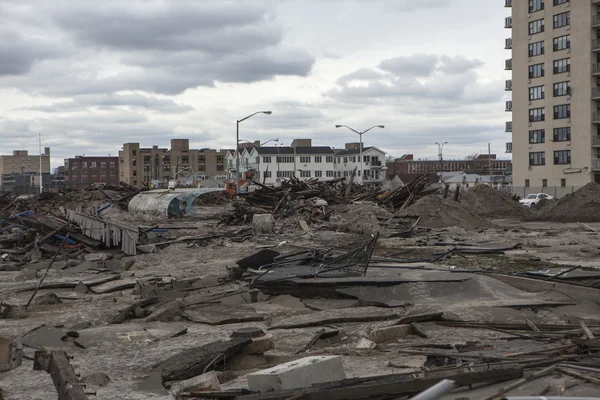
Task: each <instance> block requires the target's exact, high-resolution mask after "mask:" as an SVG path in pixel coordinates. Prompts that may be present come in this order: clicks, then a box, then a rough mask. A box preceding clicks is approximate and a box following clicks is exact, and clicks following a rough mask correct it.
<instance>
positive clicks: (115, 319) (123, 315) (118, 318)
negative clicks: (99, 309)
mask: <svg viewBox="0 0 600 400" xmlns="http://www.w3.org/2000/svg"><path fill="white" fill-rule="evenodd" d="M159 300H160V299H159V298H158V297H152V298H149V299H144V300H140V301H136V302H135V303H133V304H131V305H129V306H127V307H125V308H124V309H122V310H120V311H117V313H116V314H115V315H113V316H112V317H111V318H110V320H109V321H108V323H109V324H120V323H121V322H123V321H125V320H126V319H127V318H129V316H130V315H131V313H132V312H133V311H135V309H136V308H138V307H146V306H149V305H150V304H154V303H158V301H159Z"/></svg>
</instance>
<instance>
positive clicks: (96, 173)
mask: <svg viewBox="0 0 600 400" xmlns="http://www.w3.org/2000/svg"><path fill="white" fill-rule="evenodd" d="M64 173H65V179H64V181H65V185H66V186H67V187H89V186H90V185H92V184H106V185H118V184H119V157H111V156H98V157H96V156H75V158H67V159H65V170H64Z"/></svg>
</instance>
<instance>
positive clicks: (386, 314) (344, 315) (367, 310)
mask: <svg viewBox="0 0 600 400" xmlns="http://www.w3.org/2000/svg"><path fill="white" fill-rule="evenodd" d="M394 318H398V313H397V312H395V311H393V310H390V309H386V308H378V307H356V308H344V309H341V310H329V311H320V312H315V313H312V314H305V315H296V316H293V317H288V318H281V319H276V320H274V321H273V323H272V325H271V326H270V327H269V329H291V328H304V327H310V326H320V325H328V324H337V323H344V322H368V321H385V320H390V319H394Z"/></svg>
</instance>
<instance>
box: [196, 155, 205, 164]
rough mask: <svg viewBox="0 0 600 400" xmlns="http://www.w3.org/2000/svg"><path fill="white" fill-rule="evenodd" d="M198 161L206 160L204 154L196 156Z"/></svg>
mask: <svg viewBox="0 0 600 400" xmlns="http://www.w3.org/2000/svg"><path fill="white" fill-rule="evenodd" d="M198 162H199V163H204V162H206V156H198Z"/></svg>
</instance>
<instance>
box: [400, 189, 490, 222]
mask: <svg viewBox="0 0 600 400" xmlns="http://www.w3.org/2000/svg"><path fill="white" fill-rule="evenodd" d="M401 215H404V216H413V215H415V216H417V215H418V216H419V217H421V219H420V220H419V226H422V227H428V228H447V227H450V226H457V227H461V228H465V229H479V228H484V227H486V226H488V225H489V223H488V222H487V221H486V220H485V218H483V217H481V216H479V215H477V214H475V213H474V212H473V211H471V210H470V208H469V206H468V205H466V204H463V203H457V202H455V201H454V200H451V199H442V198H441V197H440V196H437V195H430V196H426V197H423V198H422V199H420V200H419V201H417V202H416V203H415V204H413V205H412V206H410V207H408V208H407V209H406V210H404V212H403V213H401Z"/></svg>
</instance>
